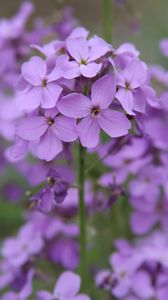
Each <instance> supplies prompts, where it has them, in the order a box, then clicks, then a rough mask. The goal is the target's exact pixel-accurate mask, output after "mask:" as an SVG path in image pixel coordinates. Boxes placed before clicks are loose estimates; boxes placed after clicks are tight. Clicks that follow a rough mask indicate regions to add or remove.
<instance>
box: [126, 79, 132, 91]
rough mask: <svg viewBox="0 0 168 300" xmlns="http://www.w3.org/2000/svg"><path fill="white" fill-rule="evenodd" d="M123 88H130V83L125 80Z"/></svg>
mask: <svg viewBox="0 0 168 300" xmlns="http://www.w3.org/2000/svg"><path fill="white" fill-rule="evenodd" d="M125 88H126V89H127V90H131V86H130V83H129V82H128V81H126V83H125Z"/></svg>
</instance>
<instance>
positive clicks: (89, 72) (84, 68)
mask: <svg viewBox="0 0 168 300" xmlns="http://www.w3.org/2000/svg"><path fill="white" fill-rule="evenodd" d="M101 67H102V64H97V63H95V62H90V63H88V64H86V65H85V64H81V65H80V67H79V69H80V72H81V74H82V75H83V76H84V77H87V78H93V77H95V76H96V75H97V73H98V72H99V71H100V69H101Z"/></svg>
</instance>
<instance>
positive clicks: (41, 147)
mask: <svg viewBox="0 0 168 300" xmlns="http://www.w3.org/2000/svg"><path fill="white" fill-rule="evenodd" d="M16 133H17V135H18V136H19V137H20V138H22V139H23V140H25V141H28V142H33V143H34V145H35V149H34V151H35V154H36V155H37V157H39V158H40V159H44V160H47V161H50V160H52V159H54V158H55V156H56V155H57V154H58V153H60V152H61V151H62V150H63V144H62V141H64V142H72V141H75V140H76V139H77V130H76V123H75V120H74V119H72V118H68V117H65V116H60V115H58V112H57V110H56V109H50V110H46V111H45V113H44V115H43V116H30V117H27V118H25V119H22V120H20V121H19V122H18V124H17V128H16Z"/></svg>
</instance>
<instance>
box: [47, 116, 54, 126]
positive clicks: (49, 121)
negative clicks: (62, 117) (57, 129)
mask: <svg viewBox="0 0 168 300" xmlns="http://www.w3.org/2000/svg"><path fill="white" fill-rule="evenodd" d="M47 124H48V125H49V126H52V125H53V124H54V120H53V119H51V118H50V119H48V120H47Z"/></svg>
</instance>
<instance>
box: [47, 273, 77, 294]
mask: <svg viewBox="0 0 168 300" xmlns="http://www.w3.org/2000/svg"><path fill="white" fill-rule="evenodd" d="M80 285H81V280H80V277H79V275H77V274H75V273H73V272H70V271H66V272H64V273H62V274H61V275H60V277H59V278H58V280H57V283H56V285H55V288H54V293H53V295H54V297H55V298H56V299H71V298H73V297H74V296H75V295H76V294H77V293H78V292H79V289H80Z"/></svg>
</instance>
